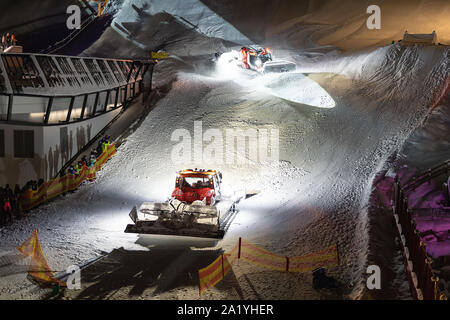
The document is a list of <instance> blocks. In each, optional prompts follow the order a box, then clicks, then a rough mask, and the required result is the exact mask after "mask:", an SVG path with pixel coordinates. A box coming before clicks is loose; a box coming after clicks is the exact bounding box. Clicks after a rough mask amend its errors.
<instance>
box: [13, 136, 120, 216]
mask: <svg viewBox="0 0 450 320" xmlns="http://www.w3.org/2000/svg"><path fill="white" fill-rule="evenodd" d="M114 154H116V146H115V145H114V144H111V145H109V146H108V147H107V149H106V151H105V152H103V153H102V154H101V155H100V156H99V157H98V158H97V160H96V162H95V164H94V166H92V167H87V166H84V167H83V169H82V170H81V172H80V174H79V175H78V176H74V175H72V174H66V175H65V176H63V177H59V178H56V179H52V180H49V181H46V182H44V183H43V184H42V185H41V186H40V187H39V188H38V189H37V190H31V189H28V190H27V191H25V192H23V193H22V194H21V195H20V198H19V202H20V205H21V207H22V209H23V210H30V209H32V208H34V207H36V206H38V205H40V204H41V203H43V202H44V201H47V200H49V199H53V198H55V197H57V196H59V195H60V194H62V193H64V192H68V191H72V190H75V189H77V188H78V187H79V186H80V185H81V183H83V181H85V180H90V181H92V180H93V179H95V177H96V173H97V171H99V170H100V169H101V168H102V167H103V165H104V164H105V163H106V162H107V161H108V160H109V159H110V158H111V157H112V156H113V155H114Z"/></svg>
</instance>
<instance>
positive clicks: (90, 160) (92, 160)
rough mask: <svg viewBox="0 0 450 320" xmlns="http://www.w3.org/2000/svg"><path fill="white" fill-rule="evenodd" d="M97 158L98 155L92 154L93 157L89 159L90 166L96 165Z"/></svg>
mask: <svg viewBox="0 0 450 320" xmlns="http://www.w3.org/2000/svg"><path fill="white" fill-rule="evenodd" d="M96 160H97V157H96V156H95V155H94V154H91V157H90V159H89V167H93V166H94V165H95V162H96Z"/></svg>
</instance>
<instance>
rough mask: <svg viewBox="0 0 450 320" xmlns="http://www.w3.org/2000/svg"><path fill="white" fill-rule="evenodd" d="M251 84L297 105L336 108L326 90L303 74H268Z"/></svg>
mask: <svg viewBox="0 0 450 320" xmlns="http://www.w3.org/2000/svg"><path fill="white" fill-rule="evenodd" d="M251 82H254V83H255V86H256V87H257V88H258V89H259V90H262V91H264V92H266V93H270V94H272V95H274V96H276V97H279V98H282V99H285V100H289V101H292V102H295V103H301V104H307V105H310V106H314V107H318V108H326V109H330V108H334V107H335V106H336V103H335V102H334V100H333V98H332V97H331V96H330V95H329V94H328V92H326V91H325V89H323V88H322V87H321V86H320V85H319V84H318V83H317V82H315V81H314V80H312V79H310V78H309V77H307V76H305V75H303V74H301V73H277V74H267V75H264V76H261V77H258V78H256V79H253V80H252V81H251Z"/></svg>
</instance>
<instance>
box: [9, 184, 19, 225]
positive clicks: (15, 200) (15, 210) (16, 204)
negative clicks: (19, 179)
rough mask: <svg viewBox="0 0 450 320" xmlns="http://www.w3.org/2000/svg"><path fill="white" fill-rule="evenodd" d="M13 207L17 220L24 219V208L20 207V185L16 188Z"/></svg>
mask: <svg viewBox="0 0 450 320" xmlns="http://www.w3.org/2000/svg"><path fill="white" fill-rule="evenodd" d="M11 205H12V209H13V212H14V216H15V217H16V219H20V218H22V208H21V207H20V186H19V185H18V184H16V186H15V187H14V197H13V201H12V203H11Z"/></svg>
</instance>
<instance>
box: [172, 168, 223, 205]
mask: <svg viewBox="0 0 450 320" xmlns="http://www.w3.org/2000/svg"><path fill="white" fill-rule="evenodd" d="M221 182H222V174H221V173H220V172H216V171H215V170H202V169H200V170H197V169H195V170H192V169H187V170H183V171H179V172H178V174H177V178H176V182H175V189H174V190H173V192H172V198H173V199H177V200H179V201H182V202H186V203H189V204H191V203H193V202H194V201H202V202H204V204H206V205H211V206H213V205H215V204H216V201H218V200H220V196H221V192H220V183H221Z"/></svg>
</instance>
